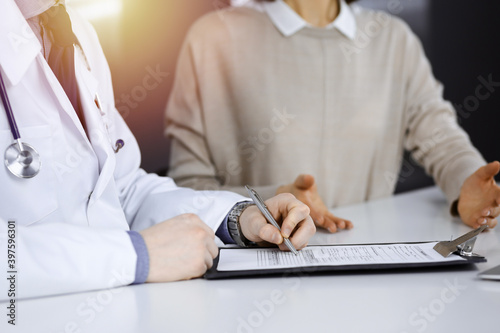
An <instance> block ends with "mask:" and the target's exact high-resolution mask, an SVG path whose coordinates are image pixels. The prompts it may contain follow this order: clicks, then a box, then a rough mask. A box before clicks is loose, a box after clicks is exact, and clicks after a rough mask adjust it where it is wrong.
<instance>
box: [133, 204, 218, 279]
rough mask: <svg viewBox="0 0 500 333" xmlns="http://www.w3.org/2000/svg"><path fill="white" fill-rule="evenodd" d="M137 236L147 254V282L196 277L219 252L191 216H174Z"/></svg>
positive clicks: (208, 231) (211, 236)
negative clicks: (144, 246) (139, 237)
mask: <svg viewBox="0 0 500 333" xmlns="http://www.w3.org/2000/svg"><path fill="white" fill-rule="evenodd" d="M140 234H141V235H142V237H143V238H144V242H145V243H146V247H147V248H148V253H149V274H148V278H147V282H169V281H178V280H189V279H192V278H196V277H200V276H202V275H203V274H204V273H205V272H206V271H207V269H209V268H210V267H212V264H213V259H214V258H215V257H216V256H217V254H218V252H219V249H218V247H217V245H216V244H215V234H214V232H213V231H212V229H210V228H209V227H208V226H207V225H206V224H205V223H203V221H201V220H200V218H199V217H198V216H196V215H194V214H184V215H179V216H176V217H174V218H172V219H170V220H167V221H164V222H162V223H159V224H156V225H154V226H152V227H150V228H148V229H145V230H143V231H141V232H140Z"/></svg>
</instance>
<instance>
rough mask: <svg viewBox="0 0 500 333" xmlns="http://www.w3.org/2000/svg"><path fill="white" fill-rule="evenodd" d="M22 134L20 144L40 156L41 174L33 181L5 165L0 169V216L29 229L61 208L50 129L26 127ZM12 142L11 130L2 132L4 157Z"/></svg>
mask: <svg viewBox="0 0 500 333" xmlns="http://www.w3.org/2000/svg"><path fill="white" fill-rule="evenodd" d="M20 131H21V141H22V142H24V143H27V144H30V145H31V146H33V148H34V149H35V150H36V151H37V152H38V154H39V155H40V160H41V167H40V172H39V173H38V174H37V175H36V176H35V177H33V178H18V177H16V176H15V175H13V174H12V173H11V172H10V171H9V170H8V169H7V167H6V166H5V164H4V165H2V166H0V184H1V186H0V193H1V200H0V214H1V218H2V219H6V220H10V221H12V220H14V221H16V223H18V224H19V225H30V224H33V223H35V222H37V221H40V220H41V219H43V218H44V217H46V216H48V215H49V214H51V213H52V212H54V211H55V210H56V209H57V207H58V204H57V195H56V191H55V177H54V171H53V168H52V159H53V156H52V154H53V153H52V152H53V142H52V141H53V138H52V135H51V130H50V126H33V127H23V128H20ZM13 142H14V140H13V138H12V134H11V132H10V131H9V130H0V152H2V156H3V154H4V152H5V149H7V147H8V146H10V145H11V144H12V143H13Z"/></svg>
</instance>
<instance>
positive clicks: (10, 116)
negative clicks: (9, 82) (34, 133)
mask: <svg viewBox="0 0 500 333" xmlns="http://www.w3.org/2000/svg"><path fill="white" fill-rule="evenodd" d="M0 95H1V97H2V103H3V106H4V107H5V113H6V115H7V120H8V122H9V126H10V131H11V132H12V136H13V137H14V140H15V141H18V140H20V139H21V135H20V134H19V128H18V127H17V122H16V118H15V117H14V113H13V112H12V106H11V105H10V101H9V98H8V97H7V89H6V88H5V83H4V81H3V77H2V73H1V72H0Z"/></svg>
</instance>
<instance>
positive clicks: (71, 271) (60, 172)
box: [0, 0, 315, 300]
mask: <svg viewBox="0 0 500 333" xmlns="http://www.w3.org/2000/svg"><path fill="white" fill-rule="evenodd" d="M49 8H50V10H49V11H47V10H48V9H49ZM69 12H70V15H69V17H68V14H67V12H66V8H65V4H64V2H63V1H58V2H57V3H56V1H55V0H39V1H31V0H4V1H1V2H0V50H1V52H0V68H1V71H0V75H1V77H2V81H3V83H4V87H5V91H4V93H3V94H2V99H3V102H2V103H1V104H0V147H1V148H0V149H1V151H2V152H3V151H4V150H5V151H7V153H6V155H5V158H6V165H5V166H1V167H0V184H1V186H0V246H1V250H0V252H1V253H2V254H1V255H0V260H1V261H0V267H2V270H3V272H4V273H5V272H7V271H16V272H17V273H16V274H17V275H16V288H15V289H16V290H15V297H16V298H25V297H36V296H44V295H52V294H61V293H69V292H79V291H86V290H93V289H102V288H111V287H117V286H123V285H128V284H131V283H142V282H146V281H147V282H164V281H174V280H182V279H190V278H194V277H199V276H201V275H202V274H203V273H204V272H205V271H206V270H207V269H208V268H210V267H211V265H212V260H213V258H214V257H215V256H216V255H217V251H218V249H217V245H216V241H217V242H218V243H219V244H220V240H223V241H224V242H226V243H228V242H229V243H234V242H237V243H239V244H243V245H245V244H249V243H250V242H257V243H258V242H264V241H265V242H270V243H275V244H280V245H279V246H280V248H281V249H285V247H284V246H283V244H282V243H283V237H288V236H290V240H291V241H292V243H293V244H294V245H295V247H296V248H299V249H300V248H302V247H304V246H305V245H306V244H307V241H308V239H309V238H310V237H311V236H312V235H313V234H314V232H315V227H314V224H313V222H312V220H311V218H310V217H309V209H308V208H307V206H305V205H303V204H302V203H300V202H299V201H298V200H297V199H295V198H294V197H293V196H292V195H281V196H276V197H274V198H271V199H269V200H268V201H267V202H266V203H267V205H268V207H269V209H270V211H271V213H272V214H273V215H274V216H275V217H276V218H277V219H278V220H279V221H282V232H281V233H280V232H279V231H278V230H277V229H275V228H274V227H272V226H271V225H270V224H268V223H267V222H266V220H265V219H264V217H263V216H262V214H261V213H260V212H259V210H258V209H257V208H256V207H255V206H252V205H250V206H249V203H248V199H247V198H244V197H242V196H239V195H237V194H233V193H229V192H209V191H203V192H196V191H193V190H190V189H184V188H178V187H176V185H175V184H174V182H173V181H172V180H171V179H170V178H161V177H158V176H156V175H152V174H147V173H146V172H144V171H143V170H141V169H140V168H139V164H140V152H139V147H138V145H137V142H136V140H135V139H134V137H133V135H132V133H131V132H130V130H129V129H128V127H127V126H126V124H125V122H124V121H123V119H122V118H121V117H120V115H119V114H118V112H117V111H116V109H115V107H114V97H113V89H112V84H111V76H110V72H109V68H108V65H107V63H106V59H105V57H104V54H103V52H102V50H101V48H100V45H99V42H98V38H97V36H96V34H95V32H94V31H93V29H92V27H91V26H90V25H89V24H88V23H87V22H84V21H83V20H82V19H81V18H80V17H78V16H77V15H75V14H73V13H71V11H69ZM72 32H74V34H73V33H72ZM68 64H71V65H73V64H74V66H71V65H70V66H68ZM73 69H74V70H73ZM16 129H18V131H16ZM19 137H20V138H19ZM16 139H19V140H16ZM19 151H23V153H22V154H19ZM247 207H248V208H247ZM227 223H233V224H234V226H238V228H236V229H234V228H232V229H228V225H227ZM138 231H139V232H138ZM292 232H293V233H292ZM215 234H216V235H217V236H218V237H215ZM10 245H14V247H10V249H12V251H13V252H12V251H11V254H14V255H13V256H11V257H10V258H7V257H6V255H5V254H6V253H7V246H10ZM8 260H10V261H8ZM11 265H12V266H11ZM0 281H2V282H0V290H2V292H1V295H2V296H0V300H2V299H4V298H5V297H6V295H7V294H6V293H5V291H6V290H7V289H8V286H7V280H6V279H4V278H3V279H0ZM9 297H11V296H9Z"/></svg>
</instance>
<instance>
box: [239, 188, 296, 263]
mask: <svg viewBox="0 0 500 333" xmlns="http://www.w3.org/2000/svg"><path fill="white" fill-rule="evenodd" d="M245 188H246V189H247V191H248V194H249V195H250V198H252V200H253V202H254V203H255V204H256V205H257V207H258V208H259V210H260V211H261V212H262V214H263V215H264V216H265V217H266V220H267V221H269V223H271V224H272V225H273V226H274V227H275V228H276V229H278V230H279V231H280V232H281V228H280V226H279V225H278V223H277V222H276V220H275V219H274V217H273V216H272V215H271V213H270V212H269V209H267V206H266V204H265V203H264V200H262V198H261V197H260V195H259V194H258V193H257V192H255V190H254V189H253V188H251V187H250V186H248V185H245ZM283 242H284V243H285V245H286V247H288V249H289V250H290V251H292V253H293V254H295V255H297V254H299V252H298V251H297V249H296V248H295V247H294V246H293V244H292V242H290V240H289V239H288V238H285V237H283Z"/></svg>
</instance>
